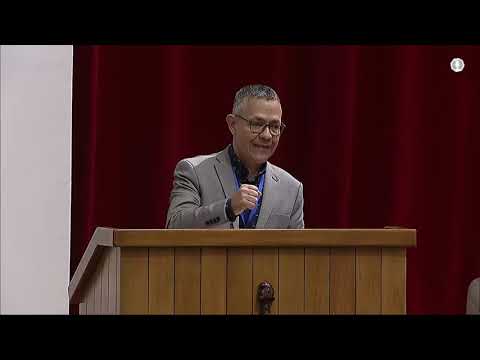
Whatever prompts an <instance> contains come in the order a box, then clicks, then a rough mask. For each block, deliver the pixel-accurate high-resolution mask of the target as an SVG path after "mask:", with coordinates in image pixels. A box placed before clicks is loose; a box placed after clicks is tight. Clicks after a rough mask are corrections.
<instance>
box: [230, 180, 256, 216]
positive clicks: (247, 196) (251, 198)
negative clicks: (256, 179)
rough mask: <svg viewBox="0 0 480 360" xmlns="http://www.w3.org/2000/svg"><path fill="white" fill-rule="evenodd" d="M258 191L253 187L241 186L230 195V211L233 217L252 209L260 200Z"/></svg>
mask: <svg viewBox="0 0 480 360" xmlns="http://www.w3.org/2000/svg"><path fill="white" fill-rule="evenodd" d="M260 195H262V194H261V193H260V191H258V188H257V187H256V186H255V185H248V184H243V185H242V186H240V189H239V190H238V191H237V192H235V193H233V195H232V209H233V212H234V213H235V215H240V214H241V213H242V212H244V211H245V210H247V209H254V208H255V206H256V205H257V201H258V199H259V198H260Z"/></svg>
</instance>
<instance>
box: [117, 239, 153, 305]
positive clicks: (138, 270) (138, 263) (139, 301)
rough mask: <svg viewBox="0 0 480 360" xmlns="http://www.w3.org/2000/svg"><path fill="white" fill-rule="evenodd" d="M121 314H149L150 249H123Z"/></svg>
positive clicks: (121, 256)
mask: <svg viewBox="0 0 480 360" xmlns="http://www.w3.org/2000/svg"><path fill="white" fill-rule="evenodd" d="M120 314H148V249H146V248H127V249H121V254H120Z"/></svg>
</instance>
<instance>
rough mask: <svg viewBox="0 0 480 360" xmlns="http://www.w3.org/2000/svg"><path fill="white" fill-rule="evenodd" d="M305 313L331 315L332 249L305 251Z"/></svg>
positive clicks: (309, 249) (307, 249)
mask: <svg viewBox="0 0 480 360" xmlns="http://www.w3.org/2000/svg"><path fill="white" fill-rule="evenodd" d="M305 313H306V314H323V315H328V314H329V313H330V249H328V248H327V249H323V248H306V249H305Z"/></svg>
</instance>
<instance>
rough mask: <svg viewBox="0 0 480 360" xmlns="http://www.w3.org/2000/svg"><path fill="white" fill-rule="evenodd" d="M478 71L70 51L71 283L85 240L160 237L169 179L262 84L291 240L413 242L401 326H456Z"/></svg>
mask: <svg viewBox="0 0 480 360" xmlns="http://www.w3.org/2000/svg"><path fill="white" fill-rule="evenodd" d="M454 57H461V58H462V59H463V60H464V61H465V69H464V70H463V72H458V73H456V72H453V71H452V70H451V69H450V61H451V60H452V58H454ZM478 64H480V47H471V46H461V47H459V46H79V47H76V48H75V49H74V88H73V96H74V97H73V103H74V106H73V169H72V170H73V174H72V175H73V183H72V191H73V192H72V246H71V272H72V274H73V272H74V270H75V268H76V266H77V264H78V262H79V260H80V258H81V256H82V254H83V251H84V250H85V248H86V246H87V243H88V241H89V239H90V237H91V235H92V233H93V231H94V229H95V227H97V226H112V227H124V228H163V227H164V226H165V216H166V211H167V208H168V198H169V192H170V189H171V186H172V179H173V176H172V175H173V169H174V167H175V164H176V163H177V162H178V161H179V160H180V159H182V158H184V157H190V156H194V155H198V154H210V153H213V152H217V151H219V150H221V149H223V148H224V147H225V146H226V145H227V144H228V143H229V142H230V141H231V136H230V133H229V132H228V129H227V126H226V122H225V115H226V114H228V113H229V112H230V111H231V108H232V101H233V97H234V94H235V91H236V90H237V89H238V88H240V87H241V86H243V85H246V84H252V83H263V84H268V85H270V86H272V87H273V88H275V89H276V90H277V91H278V93H279V96H280V98H281V102H282V107H283V120H284V121H285V123H286V124H287V129H286V131H285V132H284V134H283V135H282V138H281V141H280V145H279V147H278V149H277V152H276V154H275V155H274V157H273V158H272V159H271V161H272V162H273V163H275V164H277V165H279V166H281V167H282V168H284V169H286V170H287V171H289V172H290V173H292V174H293V175H294V176H296V177H297V178H298V179H299V180H300V181H302V182H303V184H304V196H305V208H304V210H305V226H306V227H307V228H382V227H384V226H404V227H409V228H416V229H417V230H418V233H417V235H418V237H417V242H418V246H417V248H414V249H409V251H408V253H407V255H408V265H407V266H408V267H407V269H408V270H407V291H408V305H407V311H408V313H409V314H462V313H464V312H465V300H466V291H467V286H468V283H469V282H470V281H471V280H472V279H473V278H474V277H476V276H480V237H479V233H480V231H479V227H478V226H477V225H478V223H477V221H478V219H479V218H478V213H479V211H478V210H477V209H476V208H475V204H477V205H478V204H480V193H479V190H478V187H479V184H480V167H479V166H478V159H479V155H480V154H479V152H480V142H479V141H478V140H477V138H478V136H479V131H480V126H479V121H478V119H479V118H480V68H479V65H478Z"/></svg>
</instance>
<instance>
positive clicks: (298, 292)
mask: <svg viewBox="0 0 480 360" xmlns="http://www.w3.org/2000/svg"><path fill="white" fill-rule="evenodd" d="M304 311H305V249H303V248H300V249H291V248H280V249H279V250H278V313H279V314H303V313H304Z"/></svg>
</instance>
